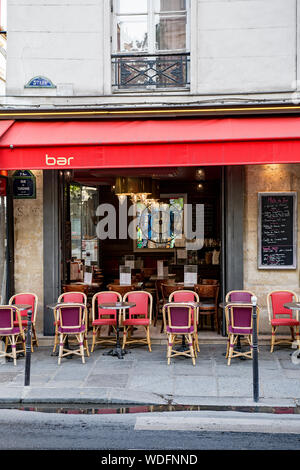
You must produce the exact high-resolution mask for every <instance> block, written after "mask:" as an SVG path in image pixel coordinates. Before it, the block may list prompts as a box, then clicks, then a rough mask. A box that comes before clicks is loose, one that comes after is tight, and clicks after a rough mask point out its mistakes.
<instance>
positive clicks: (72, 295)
mask: <svg viewBox="0 0 300 470" xmlns="http://www.w3.org/2000/svg"><path fill="white" fill-rule="evenodd" d="M64 302H66V303H79V304H84V305H86V306H87V296H86V294H85V293H84V292H81V291H78V292H72V291H70V292H64V293H63V294H61V295H60V296H59V297H58V299H57V303H58V304H60V303H64ZM53 314H54V326H55V332H54V347H53V353H54V352H55V351H56V348H57V345H58V326H59V319H58V318H57V316H56V315H57V312H56V311H55V310H53ZM86 335H87V331H86Z"/></svg>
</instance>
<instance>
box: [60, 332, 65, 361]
mask: <svg viewBox="0 0 300 470" xmlns="http://www.w3.org/2000/svg"><path fill="white" fill-rule="evenodd" d="M64 340H65V338H64V335H63V334H60V335H59V353H58V365H60V363H61V358H62V354H63V348H64Z"/></svg>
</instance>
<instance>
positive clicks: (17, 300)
mask: <svg viewBox="0 0 300 470" xmlns="http://www.w3.org/2000/svg"><path fill="white" fill-rule="evenodd" d="M8 303H9V305H15V304H16V305H17V304H19V305H21V304H23V305H30V306H31V311H32V316H31V322H32V339H31V351H33V345H34V344H35V345H36V346H37V347H38V345H39V343H38V339H37V334H36V317H37V307H38V297H37V295H36V294H32V293H31V292H22V293H20V294H15V295H13V296H12V297H11V298H10V299H9V302H8ZM20 316H21V321H22V328H23V330H24V331H25V332H26V330H27V310H23V311H21V312H20ZM15 321H16V326H17V327H18V320H17V319H16V320H15Z"/></svg>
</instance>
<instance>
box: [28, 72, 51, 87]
mask: <svg viewBox="0 0 300 470" xmlns="http://www.w3.org/2000/svg"><path fill="white" fill-rule="evenodd" d="M25 88H56V86H55V85H54V84H53V83H52V81H51V80H50V79H49V78H47V77H42V76H41V75H39V76H37V77H33V78H31V79H30V80H29V81H28V82H27V83H26V85H25Z"/></svg>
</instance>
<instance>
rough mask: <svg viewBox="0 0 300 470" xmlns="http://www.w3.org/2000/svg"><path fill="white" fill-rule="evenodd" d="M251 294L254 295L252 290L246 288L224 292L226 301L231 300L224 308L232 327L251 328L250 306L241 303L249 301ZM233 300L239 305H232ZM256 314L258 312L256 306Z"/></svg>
mask: <svg viewBox="0 0 300 470" xmlns="http://www.w3.org/2000/svg"><path fill="white" fill-rule="evenodd" d="M252 296H254V294H253V292H251V291H246V290H235V291H230V292H228V293H227V294H226V298H225V300H226V302H229V303H230V302H233V304H231V305H230V306H229V307H228V308H226V311H227V313H226V318H227V322H228V324H229V325H230V326H231V327H232V328H238V329H239V330H241V331H242V330H243V329H248V330H249V329H252V307H247V306H245V305H244V306H243V304H248V303H251V297H252ZM235 302H236V303H239V304H240V305H234V303H235ZM257 314H259V309H258V307H257Z"/></svg>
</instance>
